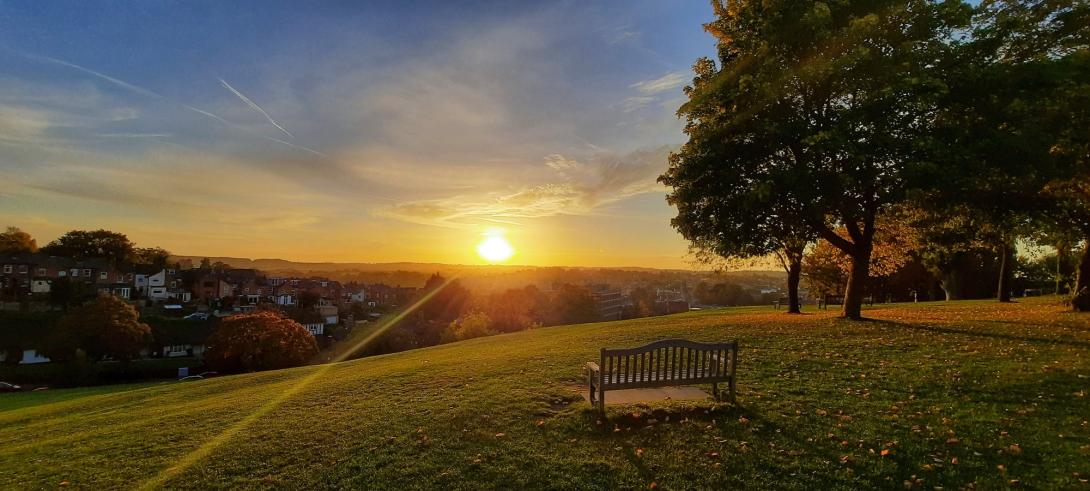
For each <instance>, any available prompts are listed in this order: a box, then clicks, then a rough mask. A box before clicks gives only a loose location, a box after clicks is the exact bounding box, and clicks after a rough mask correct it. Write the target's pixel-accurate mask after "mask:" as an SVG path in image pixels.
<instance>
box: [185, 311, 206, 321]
mask: <svg viewBox="0 0 1090 491" xmlns="http://www.w3.org/2000/svg"><path fill="white" fill-rule="evenodd" d="M182 318H183V319H185V320H187V321H206V320H208V314H206V313H204V312H194V313H192V314H189V315H187V316H185V317H182Z"/></svg>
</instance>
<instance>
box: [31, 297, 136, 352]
mask: <svg viewBox="0 0 1090 491" xmlns="http://www.w3.org/2000/svg"><path fill="white" fill-rule="evenodd" d="M150 339H151V328H150V327H148V325H147V324H144V323H143V322H140V313H139V312H137V311H136V309H135V308H133V306H132V305H129V304H128V303H127V302H125V301H124V300H122V299H120V298H117V297H115V296H113V295H109V294H104V295H100V296H99V297H98V299H97V300H95V301H94V302H91V303H89V304H87V305H84V306H82V307H78V308H75V309H73V310H71V311H70V312H69V313H68V314H67V315H65V316H64V317H62V318H61V320H60V321H59V322H58V323H57V328H56V330H55V332H54V334H53V335H52V336H50V338H49V339H48V340H47V341H46V343H45V346H44V347H43V348H44V349H42V350H40V351H43V353H44V354H45V355H46V356H48V357H49V358H50V359H51V360H53V361H58V362H63V361H70V360H74V359H76V357H77V354H78V352H83V353H85V354H86V356H87V360H88V361H90V362H96V361H100V360H102V359H105V358H113V359H115V360H119V361H128V360H131V359H133V358H135V357H136V356H139V355H140V350H141V349H143V348H145V347H146V346H147V345H148V342H149V341H150Z"/></svg>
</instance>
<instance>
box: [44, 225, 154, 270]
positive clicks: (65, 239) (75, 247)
mask: <svg viewBox="0 0 1090 491" xmlns="http://www.w3.org/2000/svg"><path fill="white" fill-rule="evenodd" d="M134 250H135V245H134V244H133V243H132V241H130V240H129V238H128V237H126V236H125V234H121V233H117V232H111V231H109V230H93V231H86V230H72V231H70V232H68V233H66V234H64V235H62V236H60V237H58V238H57V240H54V241H53V242H50V243H49V244H46V246H45V247H43V248H42V252H44V253H46V254H49V255H51V256H64V257H72V258H76V259H89V258H102V259H106V260H108V261H110V262H111V263H112V264H115V265H117V264H121V263H123V262H126V261H130V260H132V257H133V252H134Z"/></svg>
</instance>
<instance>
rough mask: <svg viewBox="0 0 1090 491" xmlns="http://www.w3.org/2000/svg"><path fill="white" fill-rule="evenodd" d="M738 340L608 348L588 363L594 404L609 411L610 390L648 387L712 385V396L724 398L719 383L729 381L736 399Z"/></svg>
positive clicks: (732, 400)
mask: <svg viewBox="0 0 1090 491" xmlns="http://www.w3.org/2000/svg"><path fill="white" fill-rule="evenodd" d="M737 363H738V342H737V341H735V342H731V343H696V342H693V341H686V340H684V339H664V340H662V341H655V342H653V343H651V344H648V345H645V346H640V347H638V348H628V349H606V348H602V355H601V358H600V359H599V362H598V363H594V362H592V361H589V362H587V365H586V368H587V384H588V385H589V386H590V403H591V405H597V406H598V410H599V411H602V412H605V408H606V406H605V403H606V391H607V390H620V389H640V388H646V387H675V386H680V385H696V384H711V385H712V395H714V396H715V398H716V400H721V398H720V391H719V383H721V382H725V383H726V384H727V387H728V389H729V398H730V401H731V402H734V400H735V399H734V389H735V384H734V378H735V369H736V368H737Z"/></svg>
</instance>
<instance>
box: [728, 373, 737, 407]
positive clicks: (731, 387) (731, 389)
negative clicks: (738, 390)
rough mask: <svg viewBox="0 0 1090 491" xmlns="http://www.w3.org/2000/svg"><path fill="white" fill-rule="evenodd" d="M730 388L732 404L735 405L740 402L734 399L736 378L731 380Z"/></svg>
mask: <svg viewBox="0 0 1090 491" xmlns="http://www.w3.org/2000/svg"><path fill="white" fill-rule="evenodd" d="M729 388H730V402H731V404H734V403H736V402H738V400H737V399H735V397H734V377H731V378H730V386H729Z"/></svg>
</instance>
